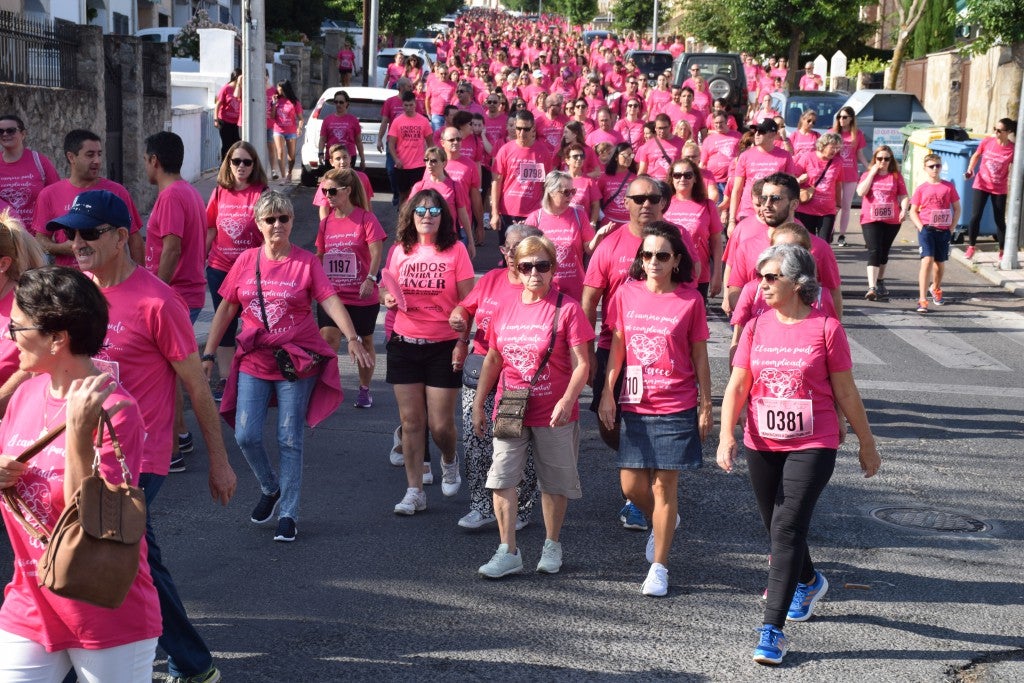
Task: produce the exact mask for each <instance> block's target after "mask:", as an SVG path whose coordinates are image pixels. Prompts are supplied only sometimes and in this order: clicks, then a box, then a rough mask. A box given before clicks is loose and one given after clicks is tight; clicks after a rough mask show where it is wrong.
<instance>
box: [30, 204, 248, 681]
mask: <svg viewBox="0 0 1024 683" xmlns="http://www.w3.org/2000/svg"><path fill="white" fill-rule="evenodd" d="M129 216H130V214H129V211H128V208H127V206H126V205H125V203H124V202H123V201H121V199H120V198H118V197H117V196H116V195H115V194H113V193H111V192H108V191H106V190H97V191H88V192H84V193H82V194H81V195H79V196H78V197H77V198H76V200H75V204H74V205H73V206H72V207H71V211H70V212H69V213H68V214H67V215H65V216H61V217H59V218H57V219H55V220H54V221H51V222H50V223H49V224H48V226H47V227H48V228H49V229H50V230H51V231H54V232H56V231H58V230H59V231H61V232H65V233H68V235H69V236H70V237H71V239H69V240H68V243H69V244H71V245H72V250H73V254H74V256H75V259H76V260H77V262H78V265H79V267H81V269H82V270H83V271H86V272H88V273H90V274H91V275H92V277H93V280H95V282H96V284H97V285H98V286H99V288H100V290H101V291H102V292H103V295H104V297H105V298H106V299H107V301H108V302H109V304H110V320H109V323H108V330H107V338H106V343H105V344H104V347H103V350H102V351H101V352H100V354H99V356H97V358H96V359H95V363H96V365H97V366H98V367H100V369H102V370H104V371H105V372H109V373H110V374H111V375H112V376H113V377H114V379H115V380H116V381H117V382H119V383H120V384H121V385H122V386H123V387H124V388H125V389H127V390H128V392H129V393H130V394H131V395H132V396H133V397H134V398H135V400H136V401H138V406H139V411H140V412H141V414H142V419H143V422H144V423H145V425H146V441H145V445H144V453H143V456H142V466H141V471H140V474H139V485H140V486H141V487H142V489H143V490H144V491H145V493H146V543H147V546H148V548H147V560H148V562H149V569H150V574H151V575H152V577H153V584H154V586H155V587H156V589H157V593H158V594H159V596H160V611H161V615H162V619H163V635H162V636H161V637H160V641H159V642H160V646H161V647H162V648H163V649H164V650H165V651H166V652H167V653H168V671H169V673H170V675H171V676H172V677H180V678H185V679H189V678H191V679H192V680H204V681H205V680H208V681H212V680H219V674H218V673H217V670H216V668H215V667H214V666H213V659H212V657H211V655H210V650H209V649H208V648H207V646H206V644H205V643H204V642H203V639H202V637H201V636H200V635H199V634H198V633H197V632H196V630H195V628H194V627H193V626H192V624H191V623H190V622H189V619H188V615H187V614H186V612H185V607H184V605H182V602H181V599H180V598H179V597H178V592H177V589H176V588H175V586H174V581H173V579H172V578H171V575H170V572H169V571H168V570H167V568H166V567H165V566H164V564H163V561H162V559H161V554H160V548H159V546H158V545H157V543H156V536H155V534H154V531H153V525H152V518H151V517H150V514H149V513H150V511H151V510H152V503H153V500H154V499H155V498H156V495H157V493H158V492H159V490H160V487H161V485H162V484H163V482H164V479H165V478H166V476H167V472H168V468H169V466H170V461H171V451H172V444H173V443H174V434H173V424H172V422H173V421H172V413H171V412H170V411H168V410H167V406H168V405H169V404H170V402H171V401H172V400H173V397H174V393H175V385H176V381H175V380H176V378H180V379H181V380H182V381H183V382H184V384H185V386H186V388H187V389H188V392H189V396H190V397H191V399H192V405H193V408H194V410H195V412H196V418H197V419H198V421H199V424H200V427H201V428H202V431H203V436H204V438H205V439H206V444H207V452H208V454H209V457H210V474H209V485H210V493H211V495H212V496H213V498H214V500H218V501H220V503H221V504H222V505H227V503H228V501H229V500H230V499H231V497H232V496H233V495H234V492H235V485H236V480H235V473H234V471H233V470H232V469H231V465H230V464H229V463H228V456H227V451H226V450H225V448H224V441H223V438H222V436H221V431H220V416H219V415H218V412H217V407H216V405H215V404H214V402H213V396H212V394H211V393H210V387H209V385H208V384H207V383H206V377H205V375H204V374H203V370H202V368H201V366H200V364H199V353H198V350H197V347H196V340H195V336H194V334H193V332H192V325H191V322H190V321H189V317H188V311H187V309H186V308H185V305H184V303H183V302H182V300H181V298H180V297H179V296H177V295H176V294H175V293H174V292H173V290H172V289H171V288H170V287H169V286H168V285H167V284H165V283H164V282H161V281H160V280H159V279H157V278H156V277H155V276H153V275H152V274H151V273H149V272H148V271H146V270H145V269H144V268H139V267H138V266H137V265H136V264H135V262H134V261H133V260H132V259H131V257H130V256H129V255H128V254H127V252H126V250H125V244H126V243H127V241H128V225H129V223H130V218H129Z"/></svg>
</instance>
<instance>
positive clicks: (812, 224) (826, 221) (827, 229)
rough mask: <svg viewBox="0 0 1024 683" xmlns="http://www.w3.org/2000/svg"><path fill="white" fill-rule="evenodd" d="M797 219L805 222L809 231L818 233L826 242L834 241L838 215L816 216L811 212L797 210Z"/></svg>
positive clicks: (813, 233) (814, 233)
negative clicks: (833, 233)
mask: <svg viewBox="0 0 1024 683" xmlns="http://www.w3.org/2000/svg"><path fill="white" fill-rule="evenodd" d="M796 219H797V220H798V221H800V222H801V223H803V224H804V227H805V228H807V232H809V233H811V234H812V235H817V236H818V237H820V238H821V239H823V240H825V241H826V242H831V241H832V232H833V231H834V230H835V229H836V215H835V214H834V213H832V214H828V215H827V216H815V215H813V214H809V213H802V212H800V211H797V212H796Z"/></svg>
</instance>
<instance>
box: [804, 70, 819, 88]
mask: <svg viewBox="0 0 1024 683" xmlns="http://www.w3.org/2000/svg"><path fill="white" fill-rule="evenodd" d="M820 87H821V76H817V75H815V74H804V75H803V76H801V77H800V90H817V89H818V88H820Z"/></svg>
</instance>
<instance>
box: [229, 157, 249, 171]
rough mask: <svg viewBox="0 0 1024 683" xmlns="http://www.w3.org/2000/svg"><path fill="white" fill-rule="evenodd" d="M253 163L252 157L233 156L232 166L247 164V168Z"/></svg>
mask: <svg viewBox="0 0 1024 683" xmlns="http://www.w3.org/2000/svg"><path fill="white" fill-rule="evenodd" d="M252 163H253V162H252V159H241V158H239V157H231V165H232V166H245V167H246V168H249V167H250V166H252Z"/></svg>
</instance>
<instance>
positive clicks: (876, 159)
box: [875, 157, 892, 161]
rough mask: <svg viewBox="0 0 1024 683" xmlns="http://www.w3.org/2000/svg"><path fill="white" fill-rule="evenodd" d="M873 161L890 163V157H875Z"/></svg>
mask: <svg viewBox="0 0 1024 683" xmlns="http://www.w3.org/2000/svg"><path fill="white" fill-rule="evenodd" d="M875 161H892V157H875Z"/></svg>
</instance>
